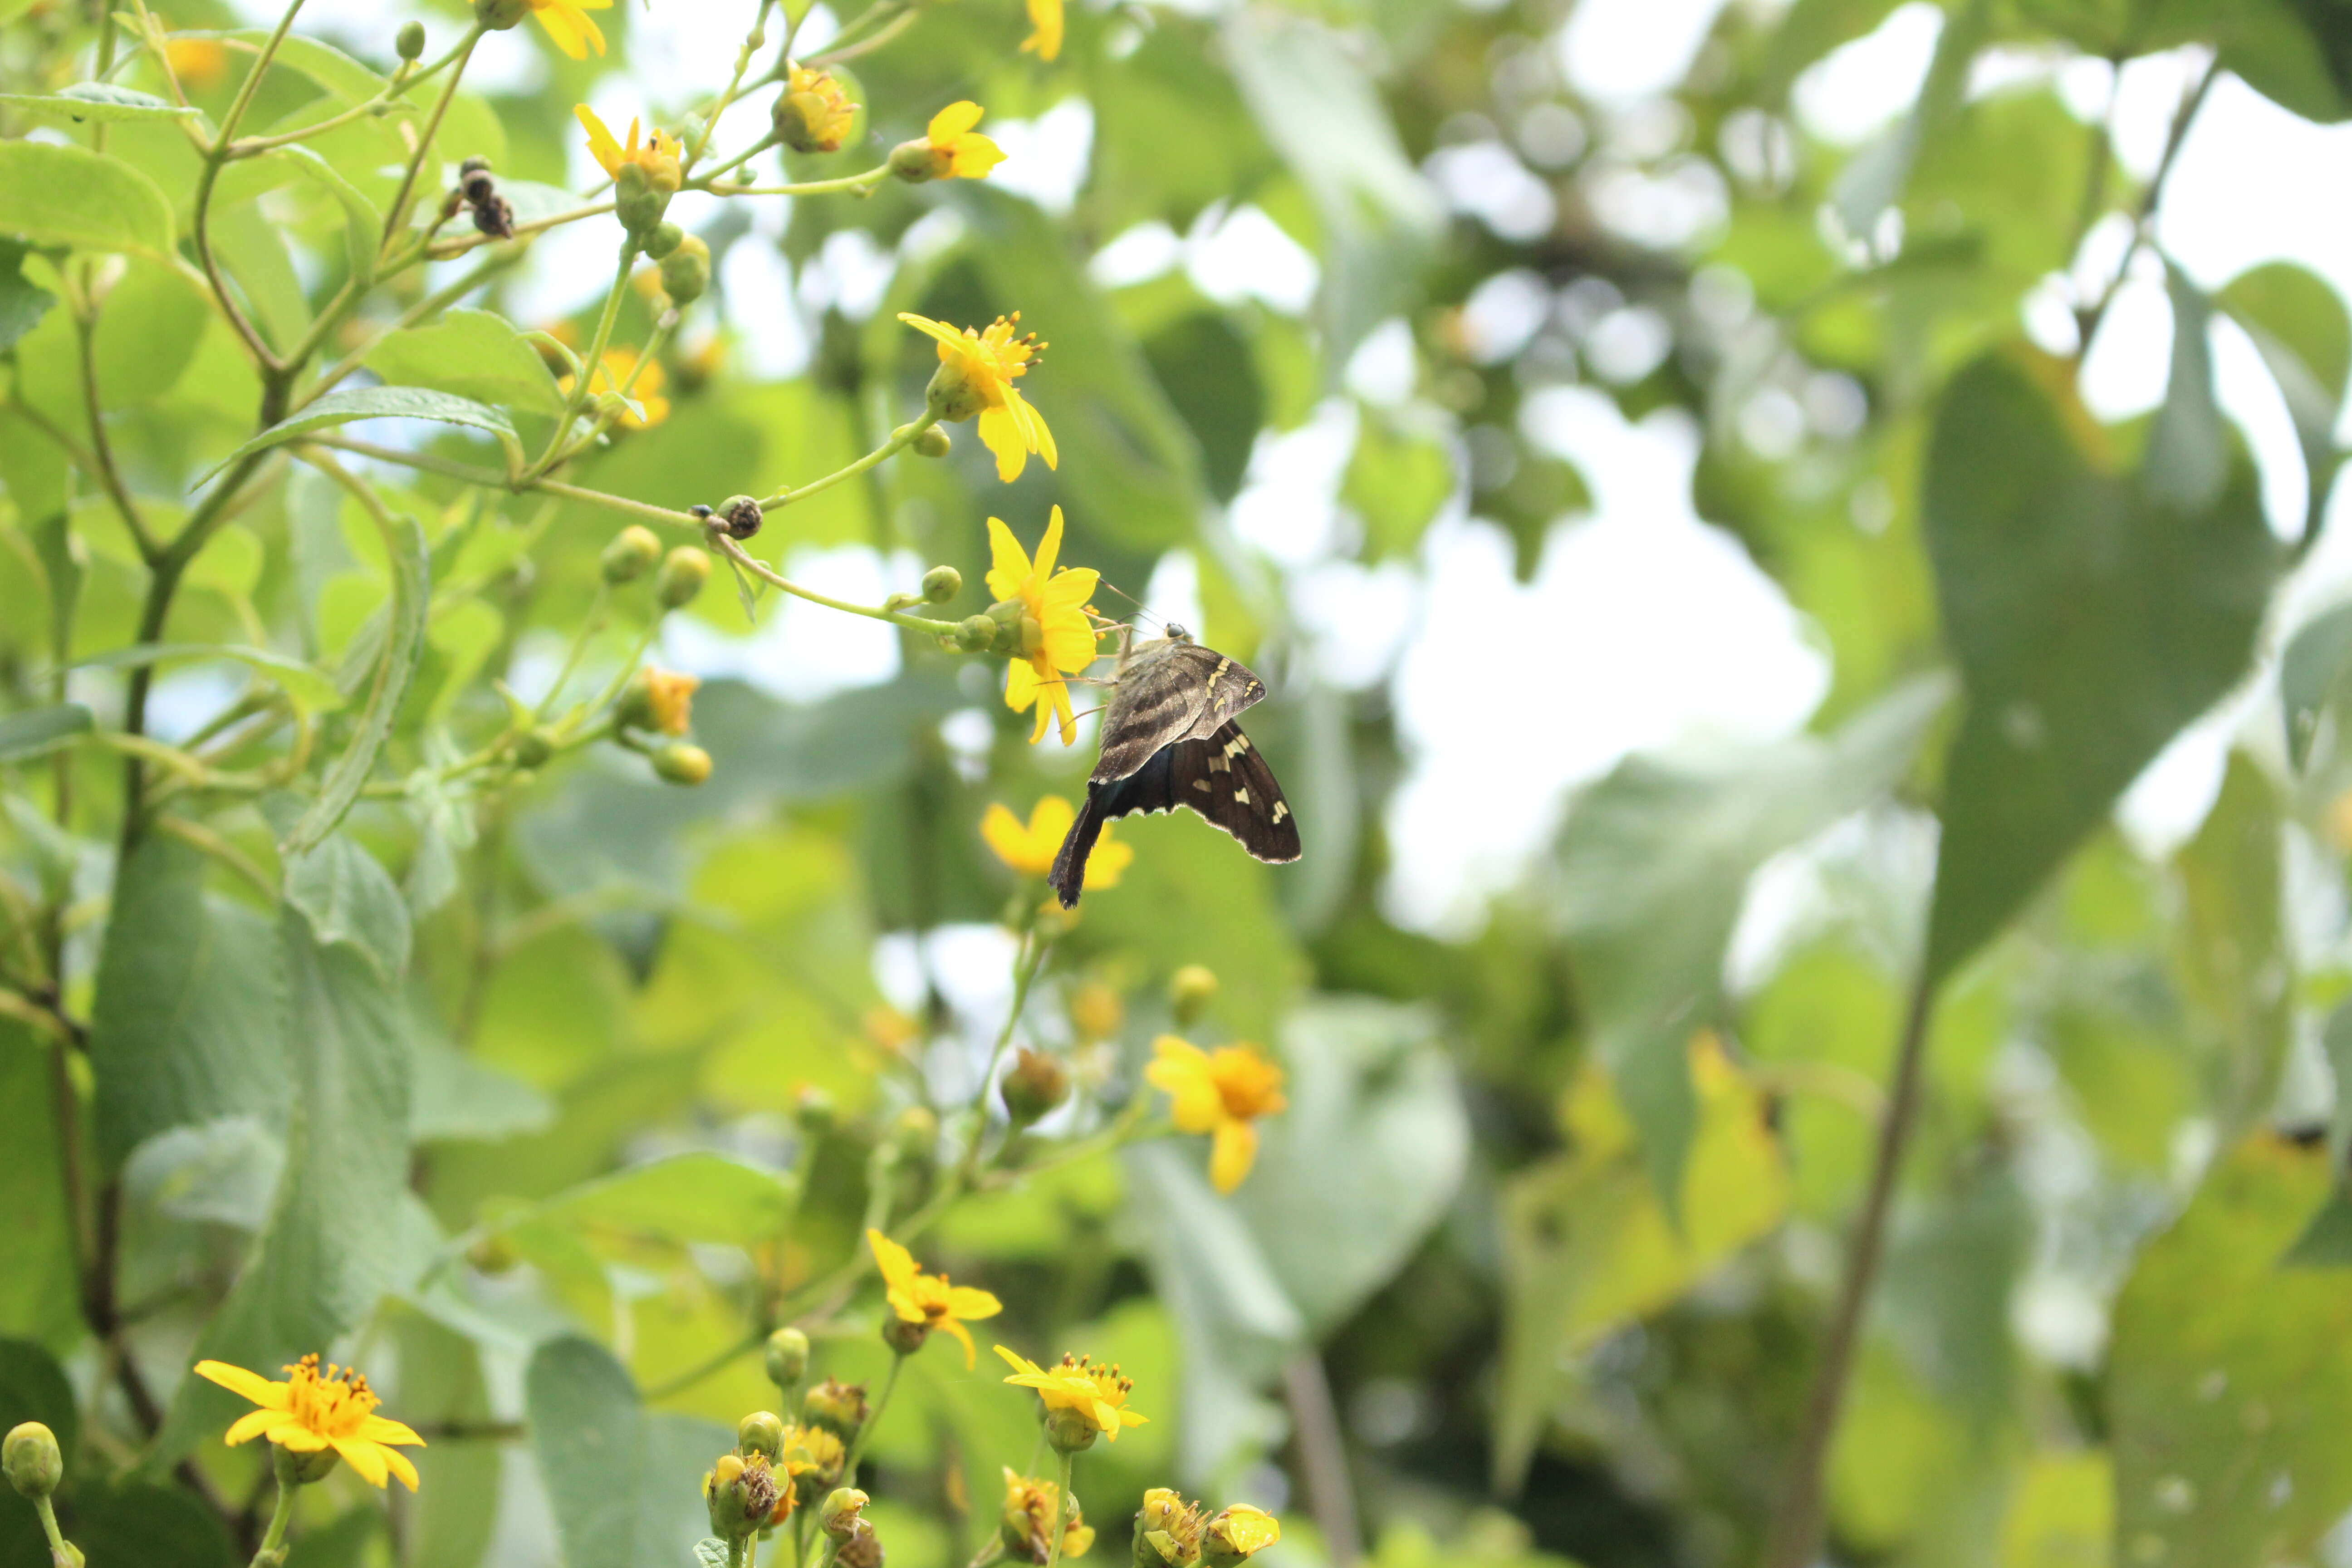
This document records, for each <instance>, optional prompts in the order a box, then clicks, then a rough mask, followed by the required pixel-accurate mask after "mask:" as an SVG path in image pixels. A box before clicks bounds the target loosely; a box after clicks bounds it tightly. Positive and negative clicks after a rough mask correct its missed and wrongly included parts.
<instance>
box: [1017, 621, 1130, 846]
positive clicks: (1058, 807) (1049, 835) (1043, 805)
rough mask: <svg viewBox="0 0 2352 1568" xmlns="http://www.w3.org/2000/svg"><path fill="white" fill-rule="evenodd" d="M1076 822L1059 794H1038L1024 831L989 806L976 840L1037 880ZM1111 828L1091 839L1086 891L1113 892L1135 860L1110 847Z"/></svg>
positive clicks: (1110, 825)
mask: <svg viewBox="0 0 2352 1568" xmlns="http://www.w3.org/2000/svg"><path fill="white" fill-rule="evenodd" d="M1015 668H1019V667H1018V666H1016V667H1015ZM1077 819H1078V814H1077V811H1076V808H1075V807H1073V806H1072V805H1070V803H1069V802H1068V801H1066V800H1064V799H1063V798H1062V797H1061V796H1060V795H1039V796H1038V797H1037V804H1036V805H1033V806H1031V807H1030V808H1029V823H1028V826H1025V827H1024V826H1022V822H1021V819H1020V818H1019V817H1017V816H1013V813H1011V812H1010V811H1008V810H1006V809H1005V808H1004V806H1003V805H1001V804H995V803H992V804H991V805H990V806H989V808H988V811H987V813H986V814H985V815H984V816H982V817H981V819H980V836H981V837H982V838H984V839H986V840H987V841H988V847H990V848H991V849H993V850H995V851H996V858H998V859H1000V860H1002V861H1003V862H1004V863H1005V864H1006V865H1007V866H1010V867H1012V868H1013V869H1014V870H1015V871H1018V872H1019V873H1020V874H1021V875H1023V876H1024V877H1042V876H1044V875H1045V873H1046V872H1048V871H1050V870H1052V869H1053V868H1054V857H1055V856H1056V855H1058V854H1060V853H1061V851H1062V840H1063V839H1064V838H1066V837H1068V836H1069V832H1070V824H1071V823H1073V822H1076V820H1077ZM1112 826H1113V825H1112V824H1109V823H1106V824H1104V825H1103V830H1102V837H1100V838H1097V840H1095V848H1094V853H1093V854H1091V855H1089V856H1087V887H1089V888H1116V887H1118V879H1119V874H1120V873H1121V872H1123V871H1125V870H1126V869H1127V868H1128V867H1129V866H1130V865H1132V864H1133V863H1134V861H1135V849H1134V847H1132V846H1130V845H1126V844H1114V843H1112V842H1111V837H1110V833H1111V827H1112Z"/></svg>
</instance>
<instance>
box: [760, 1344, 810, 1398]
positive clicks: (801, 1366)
mask: <svg viewBox="0 0 2352 1568" xmlns="http://www.w3.org/2000/svg"><path fill="white" fill-rule="evenodd" d="M808 1361H809V1341H808V1336H807V1335H806V1334H804V1333H803V1332H801V1331H800V1330H798V1329H778V1330H777V1331H775V1332H774V1333H772V1334H770V1335H769V1336H768V1381H769V1382H770V1383H772V1384H775V1385H776V1386H777V1388H779V1389H781V1390H782V1391H783V1392H784V1393H785V1394H790V1393H791V1392H792V1391H793V1389H795V1388H798V1387H799V1386H800V1385H801V1379H802V1378H803V1377H806V1376H807V1375H808Z"/></svg>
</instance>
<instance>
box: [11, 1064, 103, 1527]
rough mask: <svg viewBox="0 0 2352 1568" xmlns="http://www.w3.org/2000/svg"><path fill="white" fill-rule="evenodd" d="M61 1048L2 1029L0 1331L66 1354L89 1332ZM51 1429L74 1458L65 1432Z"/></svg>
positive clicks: (20, 1417) (63, 1429)
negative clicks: (71, 1200)
mask: <svg viewBox="0 0 2352 1568" xmlns="http://www.w3.org/2000/svg"><path fill="white" fill-rule="evenodd" d="M57 1049H58V1047H57V1046H56V1045H55V1044H54V1043H52V1042H50V1041H47V1040H45V1039H44V1038H43V1037H40V1036H37V1035H36V1034H34V1033H33V1032H32V1031H31V1030H29V1029H27V1028H25V1027H24V1026H21V1025H17V1024H14V1023H0V1126H5V1127H6V1128H8V1129H9V1130H10V1131H9V1148H8V1158H7V1159H6V1160H4V1161H0V1213H5V1214H6V1215H8V1216H9V1221H8V1225H7V1226H6V1227H5V1229H0V1331H6V1332H8V1333H11V1334H22V1335H25V1336H26V1337H28V1338H33V1339H37V1340H39V1341H40V1342H42V1343H44V1344H47V1345H51V1346H54V1347H56V1348H57V1349H58V1350H60V1351H63V1350H66V1349H68V1347H70V1346H72V1345H74V1344H76V1343H78V1342H80V1341H81V1340H82V1339H83V1338H84V1336H85V1335H86V1334H87V1333H88V1329H87V1328H86V1327H85V1326H84V1324H83V1322H82V1316H81V1307H80V1305H79V1301H80V1297H81V1286H80V1281H79V1271H78V1268H77V1266H76V1264H75V1262H74V1247H75V1238H74V1229H73V1226H74V1218H73V1213H72V1210H71V1208H70V1207H69V1206H68V1196H67V1192H66V1184H65V1161H64V1159H63V1157H62V1154H63V1149H62V1144H63V1140H62V1138H61V1137H60V1133H61V1131H62V1130H61V1129H60V1128H59V1126H58V1068H59V1067H60V1066H61V1065H62V1064H60V1063H59V1061H58V1058H57V1057H56V1056H55V1055H54V1054H53V1053H54V1052H55V1051H56V1050H57ZM16 1419H17V1420H22V1419H24V1417H22V1416H18V1417H16ZM44 1419H46V1417H44ZM49 1425H50V1426H53V1427H56V1429H57V1433H58V1438H59V1439H60V1440H61V1441H66V1442H68V1455H70V1452H71V1449H70V1439H68V1437H67V1433H66V1428H65V1427H63V1426H58V1424H57V1423H56V1422H54V1421H51V1422H50V1423H49ZM0 1509H5V1504H0Z"/></svg>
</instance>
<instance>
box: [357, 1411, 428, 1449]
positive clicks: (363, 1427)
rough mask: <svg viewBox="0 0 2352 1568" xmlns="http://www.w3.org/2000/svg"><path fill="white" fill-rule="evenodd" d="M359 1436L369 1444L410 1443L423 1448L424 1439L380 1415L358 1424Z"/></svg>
mask: <svg viewBox="0 0 2352 1568" xmlns="http://www.w3.org/2000/svg"><path fill="white" fill-rule="evenodd" d="M360 1436H362V1437H364V1438H366V1439H367V1440H368V1441H369V1442H371V1443H411V1444H414V1445H415V1446H416V1447H419V1448H422V1447H425V1439H424V1438H422V1437H420V1436H417V1435H416V1434H415V1432H413V1431H411V1430H410V1429H409V1428H408V1427H406V1426H402V1425H401V1424H400V1423H399V1422H397V1421H394V1420H391V1419H389V1418H387V1417H385V1416H382V1415H371V1416H369V1417H368V1418H367V1419H366V1420H364V1421H362V1422H361V1423H360Z"/></svg>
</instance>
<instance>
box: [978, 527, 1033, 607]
mask: <svg viewBox="0 0 2352 1568" xmlns="http://www.w3.org/2000/svg"><path fill="white" fill-rule="evenodd" d="M988 556H989V567H988V591H989V592H990V593H992V594H993V595H996V596H997V598H998V599H1000V600H1003V599H1017V598H1019V597H1020V596H1021V589H1022V586H1023V585H1024V584H1026V583H1027V582H1028V581H1029V577H1030V567H1029V552H1027V551H1025V550H1024V549H1022V548H1021V542H1020V541H1019V540H1017V539H1015V538H1013V531H1012V530H1011V529H1009V528H1007V527H1005V526H1004V520H1003V518H1001V517H992V518H990V519H989V520H988Z"/></svg>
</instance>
